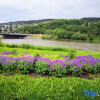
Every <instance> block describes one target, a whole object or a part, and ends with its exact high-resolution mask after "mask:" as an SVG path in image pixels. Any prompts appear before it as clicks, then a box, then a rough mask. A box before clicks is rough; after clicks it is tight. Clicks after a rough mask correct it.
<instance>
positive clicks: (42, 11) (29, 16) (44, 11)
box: [0, 0, 100, 22]
mask: <svg viewBox="0 0 100 100" xmlns="http://www.w3.org/2000/svg"><path fill="white" fill-rule="evenodd" d="M83 17H100V0H0V22H10V21H20V20H38V19H47V18H52V19H53V18H54V19H56V18H57V19H62V18H67V19H78V18H83Z"/></svg>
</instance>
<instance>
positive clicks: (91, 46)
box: [2, 38, 100, 52]
mask: <svg viewBox="0 0 100 100" xmlns="http://www.w3.org/2000/svg"><path fill="white" fill-rule="evenodd" d="M2 41H3V42H4V43H9V44H22V43H25V44H31V45H34V46H50V47H65V48H74V49H78V50H87V51H97V52H100V44H95V43H85V42H69V41H56V40H46V39H36V38H33V39H3V40H2Z"/></svg>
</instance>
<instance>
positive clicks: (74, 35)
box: [71, 32, 80, 40]
mask: <svg viewBox="0 0 100 100" xmlns="http://www.w3.org/2000/svg"><path fill="white" fill-rule="evenodd" d="M71 39H73V40H80V33H79V32H77V33H74V34H73V35H72V36H71Z"/></svg>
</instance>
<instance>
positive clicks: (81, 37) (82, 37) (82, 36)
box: [80, 34, 88, 40]
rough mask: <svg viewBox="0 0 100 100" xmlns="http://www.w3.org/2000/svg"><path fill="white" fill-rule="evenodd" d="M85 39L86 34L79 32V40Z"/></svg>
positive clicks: (86, 37)
mask: <svg viewBox="0 0 100 100" xmlns="http://www.w3.org/2000/svg"><path fill="white" fill-rule="evenodd" d="M87 39H88V35H86V34H80V40H87Z"/></svg>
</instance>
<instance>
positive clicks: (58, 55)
mask: <svg viewBox="0 0 100 100" xmlns="http://www.w3.org/2000/svg"><path fill="white" fill-rule="evenodd" d="M14 50H15V51H16V52H18V55H16V56H23V55H25V54H30V55H32V56H36V55H37V54H38V55H40V56H42V57H45V58H49V59H52V60H53V59H63V57H64V56H68V55H69V52H70V50H69V49H68V50H67V49H66V51H59V50H58V51H57V50H56V51H52V50H49V49H48V50H38V49H25V48H8V47H0V53H2V52H13V51H14ZM86 55H92V56H93V57H95V58H100V52H90V51H78V50H77V51H76V56H86ZM14 56H15V55H14Z"/></svg>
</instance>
